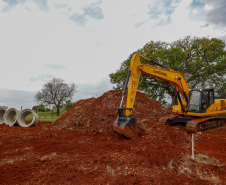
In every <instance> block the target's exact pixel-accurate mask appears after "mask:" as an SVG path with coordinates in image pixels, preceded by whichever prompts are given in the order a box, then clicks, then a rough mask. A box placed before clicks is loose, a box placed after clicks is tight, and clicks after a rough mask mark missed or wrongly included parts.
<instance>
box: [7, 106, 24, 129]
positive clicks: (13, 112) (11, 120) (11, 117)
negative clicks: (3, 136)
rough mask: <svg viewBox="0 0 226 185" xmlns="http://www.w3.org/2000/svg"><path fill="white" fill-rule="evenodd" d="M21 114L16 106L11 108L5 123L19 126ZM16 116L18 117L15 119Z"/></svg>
mask: <svg viewBox="0 0 226 185" xmlns="http://www.w3.org/2000/svg"><path fill="white" fill-rule="evenodd" d="M19 114H20V111H19V110H17V109H15V108H10V109H8V110H7V111H6V113H5V118H4V120H5V124H6V125H9V126H10V127H12V126H18V122H17V120H18V115H19ZM15 116H16V119H15V120H14V117H15Z"/></svg>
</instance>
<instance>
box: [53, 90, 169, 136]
mask: <svg viewBox="0 0 226 185" xmlns="http://www.w3.org/2000/svg"><path fill="white" fill-rule="evenodd" d="M121 98H122V91H121V90H111V91H108V92H106V93H105V94H103V95H102V96H100V97H99V98H90V99H86V100H80V101H78V102H77V103H76V104H75V105H74V106H73V107H72V108H71V109H70V110H69V111H68V112H67V113H65V114H64V115H63V116H61V117H60V118H59V119H58V120H56V121H55V122H54V123H53V125H54V126H55V127H56V128H57V129H69V130H73V129H83V130H87V131H90V132H112V124H113V122H114V121H115V119H116V118H117V116H118V110H117V107H119V105H120V102H121ZM126 99H127V96H125V98H124V103H123V107H126ZM170 113H172V112H171V110H170V109H167V108H165V107H163V106H162V105H161V104H160V103H159V102H157V101H155V100H152V99H151V98H149V97H148V96H146V95H145V94H143V93H141V92H137V95H136V100H135V104H134V109H133V117H134V118H136V119H137V123H138V124H139V123H141V124H142V127H144V129H146V128H147V127H149V126H151V125H153V124H155V125H156V123H157V122H158V120H159V118H160V117H162V116H166V115H168V114H170ZM140 126H141V125H140Z"/></svg>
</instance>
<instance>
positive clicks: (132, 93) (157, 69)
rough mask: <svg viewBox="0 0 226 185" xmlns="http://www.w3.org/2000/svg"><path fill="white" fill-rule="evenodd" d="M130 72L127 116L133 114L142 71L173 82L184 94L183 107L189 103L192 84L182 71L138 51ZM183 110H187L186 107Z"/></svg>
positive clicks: (133, 58)
mask: <svg viewBox="0 0 226 185" xmlns="http://www.w3.org/2000/svg"><path fill="white" fill-rule="evenodd" d="M140 58H144V59H146V60H149V61H150V62H152V63H154V64H156V65H158V66H155V65H149V64H141V62H140ZM129 73H130V78H129V88H128V95H127V105H126V107H127V108H130V109H126V114H125V115H126V116H129V115H131V114H132V109H131V108H133V106H134V102H135V98H136V92H137V88H138V84H139V80H140V76H141V73H143V74H147V75H149V76H153V77H156V78H159V79H161V80H164V81H167V82H170V83H172V84H173V85H174V86H175V87H176V89H177V90H178V92H179V93H180V94H181V95H182V96H183V98H181V99H180V98H179V101H180V103H181V104H183V106H182V105H181V107H182V108H183V109H184V107H185V106H186V105H187V101H188V96H189V89H190V86H189V84H188V83H187V80H186V79H185V77H184V75H183V74H181V73H180V72H177V71H173V70H172V69H169V68H167V67H165V66H163V65H161V64H159V63H157V62H155V61H153V60H150V59H147V58H145V57H143V56H141V55H140V53H136V54H134V55H133V57H132V59H131V63H130V67H129ZM126 85H127V84H126ZM178 96H179V94H178ZM182 111H183V112H185V111H186V110H185V109H184V110H182Z"/></svg>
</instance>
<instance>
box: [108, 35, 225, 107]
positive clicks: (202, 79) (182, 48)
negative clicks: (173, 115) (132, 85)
mask: <svg viewBox="0 0 226 185" xmlns="http://www.w3.org/2000/svg"><path fill="white" fill-rule="evenodd" d="M137 52H139V53H141V55H143V56H145V57H147V58H149V59H153V60H155V61H157V62H159V63H161V64H163V65H165V66H167V67H170V68H172V69H173V70H174V71H179V72H181V73H182V74H183V75H184V76H185V78H186V79H187V81H188V83H189V85H190V87H191V89H194V88H198V89H199V88H211V87H213V88H216V90H217V89H220V88H222V87H225V86H226V79H225V74H226V51H225V43H224V42H223V41H222V40H220V39H216V38H212V39H209V38H206V37H203V38H198V37H194V38H191V37H190V36H187V37H185V38H184V39H180V40H177V41H175V42H172V43H167V42H161V41H158V42H154V41H151V42H148V43H147V44H146V45H145V46H144V47H143V48H141V49H138V50H137V51H136V52H134V53H137ZM134 53H132V54H131V55H130V56H129V57H128V59H127V60H125V61H124V62H122V64H121V66H120V68H119V69H118V70H117V71H116V72H115V73H111V74H110V75H109V77H110V78H111V82H112V83H113V84H116V86H115V87H114V88H115V89H123V87H124V84H125V81H126V75H127V72H128V68H129V65H130V61H131V58H132V56H133V54H134ZM141 63H143V64H147V63H148V61H146V60H144V59H142V58H141ZM138 90H140V91H142V92H144V93H146V94H147V95H148V96H149V97H151V98H152V99H155V100H158V101H159V102H161V103H162V104H165V103H166V101H165V100H164V98H166V97H171V99H172V102H173V104H174V105H176V104H177V97H176V88H175V87H174V85H172V84H171V83H169V82H166V81H164V80H160V79H157V78H155V77H151V76H148V75H145V74H142V76H141V80H140V84H139V86H138Z"/></svg>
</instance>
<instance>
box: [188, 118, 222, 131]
mask: <svg viewBox="0 0 226 185" xmlns="http://www.w3.org/2000/svg"><path fill="white" fill-rule="evenodd" d="M224 126H226V118H223V117H205V118H197V119H194V120H191V121H188V122H187V124H186V129H187V132H188V133H191V134H193V133H197V132H204V131H208V130H214V129H217V128H220V127H224Z"/></svg>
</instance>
